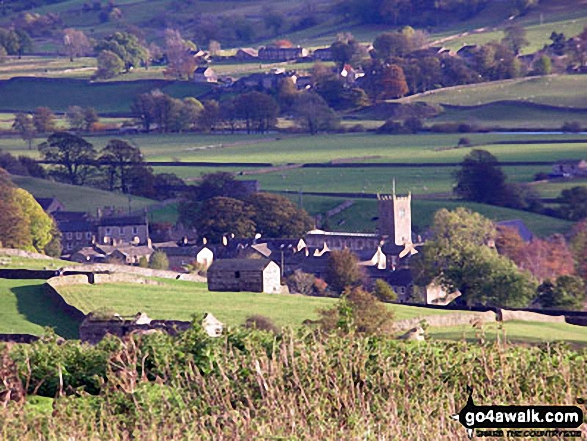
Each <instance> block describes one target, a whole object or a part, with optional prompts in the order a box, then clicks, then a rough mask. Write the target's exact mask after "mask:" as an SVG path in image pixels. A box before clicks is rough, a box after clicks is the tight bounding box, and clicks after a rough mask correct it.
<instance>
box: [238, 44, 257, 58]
mask: <svg viewBox="0 0 587 441" xmlns="http://www.w3.org/2000/svg"><path fill="white" fill-rule="evenodd" d="M258 57H259V51H258V50H257V49H253V48H252V47H243V48H240V49H239V50H238V51H236V55H235V56H234V58H236V59H237V60H239V61H251V60H256V59H257V58H258Z"/></svg>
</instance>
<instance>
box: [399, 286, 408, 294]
mask: <svg viewBox="0 0 587 441" xmlns="http://www.w3.org/2000/svg"><path fill="white" fill-rule="evenodd" d="M399 293H400V294H405V293H406V287H405V286H400V287H399Z"/></svg>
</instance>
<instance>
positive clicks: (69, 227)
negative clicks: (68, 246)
mask: <svg viewBox="0 0 587 441" xmlns="http://www.w3.org/2000/svg"><path fill="white" fill-rule="evenodd" d="M57 227H58V228H59V231H61V232H62V233H76V232H80V231H81V232H87V231H94V225H93V224H92V223H91V222H88V221H84V220H82V221H72V222H58V224H57Z"/></svg>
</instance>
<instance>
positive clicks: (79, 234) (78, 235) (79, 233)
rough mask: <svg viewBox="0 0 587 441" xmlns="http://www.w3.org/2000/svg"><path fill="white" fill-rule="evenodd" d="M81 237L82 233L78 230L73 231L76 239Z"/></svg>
mask: <svg viewBox="0 0 587 441" xmlns="http://www.w3.org/2000/svg"><path fill="white" fill-rule="evenodd" d="M82 237H83V236H82V233H81V232H80V231H78V232H77V233H75V238H76V239H77V240H81V238H82Z"/></svg>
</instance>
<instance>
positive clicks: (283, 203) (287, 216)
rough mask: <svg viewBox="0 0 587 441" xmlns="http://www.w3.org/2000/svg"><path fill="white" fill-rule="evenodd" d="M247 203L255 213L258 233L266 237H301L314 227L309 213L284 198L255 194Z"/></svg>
mask: <svg viewBox="0 0 587 441" xmlns="http://www.w3.org/2000/svg"><path fill="white" fill-rule="evenodd" d="M247 202H248V203H249V204H250V205H251V207H252V209H253V212H254V214H253V217H252V219H253V222H254V223H255V225H256V231H257V232H258V233H261V234H262V235H263V236H264V237H301V236H303V235H304V234H305V233H306V232H307V231H309V230H311V229H312V228H313V227H314V221H313V219H312V218H311V217H310V216H308V213H306V211H305V210H304V209H299V208H298V207H296V205H295V204H294V203H293V202H291V201H290V200H289V199H287V198H286V197H284V196H280V195H276V194H270V193H254V194H253V195H251V196H250V197H249V198H247Z"/></svg>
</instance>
